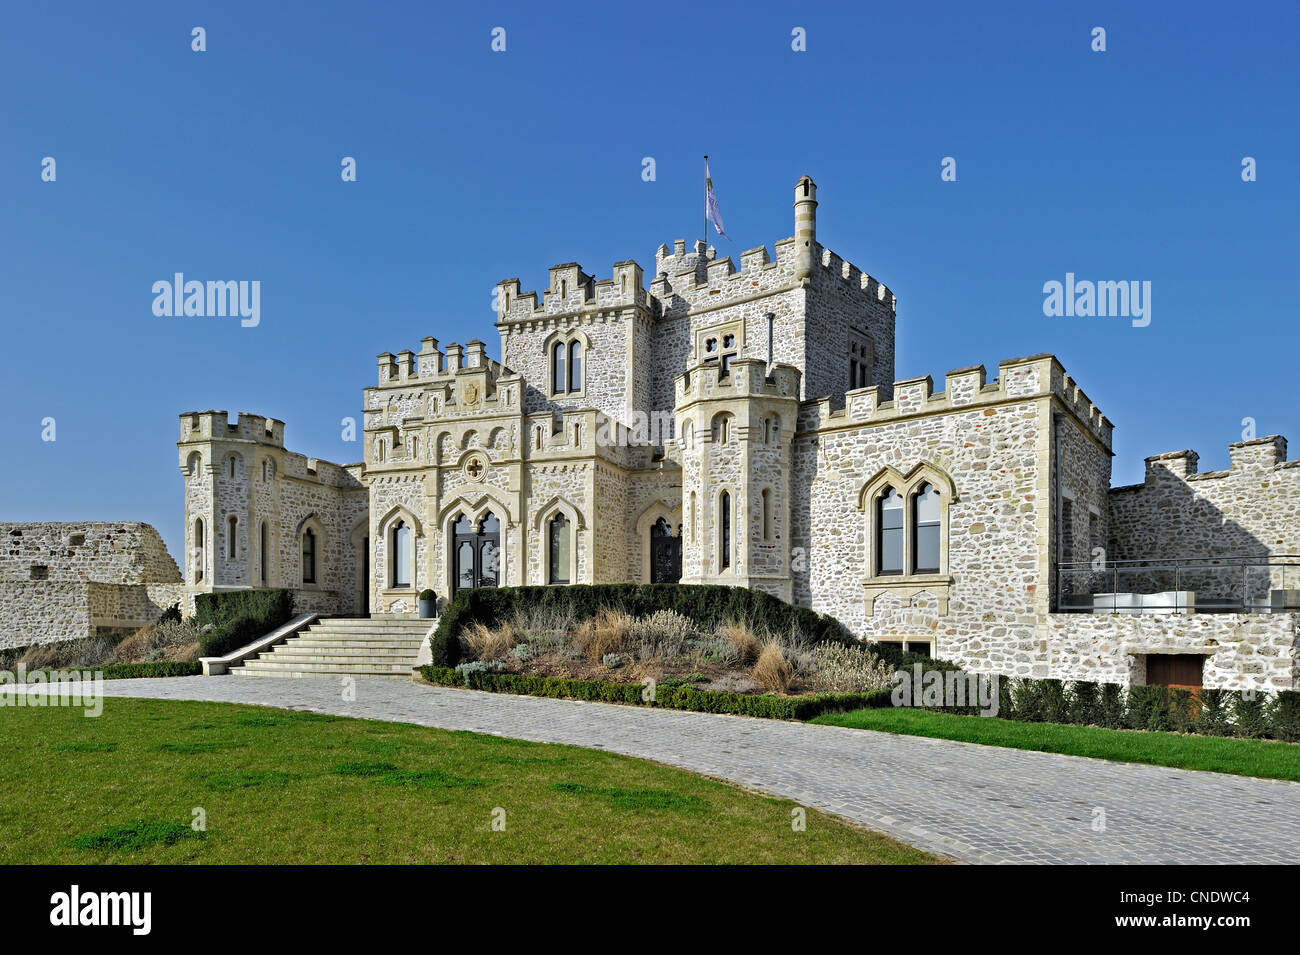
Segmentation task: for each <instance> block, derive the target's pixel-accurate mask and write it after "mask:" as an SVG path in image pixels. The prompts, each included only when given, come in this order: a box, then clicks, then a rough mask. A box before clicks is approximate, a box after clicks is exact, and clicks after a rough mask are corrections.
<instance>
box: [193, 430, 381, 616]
mask: <svg viewBox="0 0 1300 955" xmlns="http://www.w3.org/2000/svg"><path fill="white" fill-rule="evenodd" d="M176 446H177V450H178V457H179V462H178V463H179V464H180V468H181V476H182V478H183V479H184V481H185V553H184V555H183V558H182V560H181V566H182V569H183V573H184V576H185V604H186V607H187V608H188V610H189V611H193V608H194V596H195V595H196V594H199V593H212V592H213V591H220V590H243V589H248V588H263V587H287V588H290V589H292V590H294V591H295V597H294V603H295V606H296V607H297V608H298V609H299V610H316V611H320V612H322V613H357V612H359V611H361V610H362V609H363V597H362V595H361V591H360V583H359V577H358V574H359V570H360V568H361V567H362V566H363V565H364V562H365V551H364V545H363V543H362V539H363V537H364V534H363V533H362V534H357V533H351V534H350V533H349V532H352V531H355V530H357V529H358V528H361V529H362V530H363V529H364V518H365V513H366V491H365V488H364V487H363V486H362V485H361V483H360V480H359V476H360V473H361V471H362V466H361V465H359V464H357V465H346V466H342V465H337V464H331V463H329V462H328V461H320V460H317V459H316V458H308V457H306V456H304V455H301V454H295V453H293V452H291V451H287V450H285V447H284V422H283V421H277V420H275V419H274V418H265V417H262V416H261V415H253V414H240V415H238V416H237V417H236V418H235V420H234V421H231V420H230V416H229V415H228V414H227V413H226V412H224V411H196V412H189V413H186V414H183V415H181V416H180V440H179V441H178V442H177V445H176Z"/></svg>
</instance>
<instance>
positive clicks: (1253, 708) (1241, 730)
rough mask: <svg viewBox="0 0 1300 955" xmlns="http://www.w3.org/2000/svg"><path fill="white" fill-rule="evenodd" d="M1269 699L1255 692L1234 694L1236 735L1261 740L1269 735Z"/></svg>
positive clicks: (1233, 710) (1233, 713) (1236, 692)
mask: <svg viewBox="0 0 1300 955" xmlns="http://www.w3.org/2000/svg"><path fill="white" fill-rule="evenodd" d="M1268 716H1269V714H1268V697H1267V696H1265V695H1264V694H1263V693H1258V692H1255V691H1253V690H1235V691H1233V693H1232V722H1233V723H1234V725H1235V727H1236V735H1238V736H1244V737H1245V738H1246V739H1260V738H1262V737H1264V736H1267V735H1268V728H1269V727H1268V723H1269V720H1268Z"/></svg>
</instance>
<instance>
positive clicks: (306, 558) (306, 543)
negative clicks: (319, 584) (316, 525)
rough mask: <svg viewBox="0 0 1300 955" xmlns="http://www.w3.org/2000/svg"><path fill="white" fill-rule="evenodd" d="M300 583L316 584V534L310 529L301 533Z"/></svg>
mask: <svg viewBox="0 0 1300 955" xmlns="http://www.w3.org/2000/svg"><path fill="white" fill-rule="evenodd" d="M302 582H303V583H304V584H314V583H316V532H315V531H313V530H312V529H311V528H310V527H309V528H307V529H306V530H305V531H303V532H302Z"/></svg>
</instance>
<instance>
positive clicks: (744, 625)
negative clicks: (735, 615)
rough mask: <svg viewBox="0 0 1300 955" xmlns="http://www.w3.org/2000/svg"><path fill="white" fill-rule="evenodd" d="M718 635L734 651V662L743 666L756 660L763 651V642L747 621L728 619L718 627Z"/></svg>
mask: <svg viewBox="0 0 1300 955" xmlns="http://www.w3.org/2000/svg"><path fill="white" fill-rule="evenodd" d="M718 635H719V636H721V637H723V638H724V639H725V640H726V641H727V642H728V643H730V644H731V646H732V648H733V649H734V650H735V651H736V660H737V661H738V662H739V663H740V664H741V665H742V666H744V665H745V664H748V663H753V662H754V661H755V660H757V659H758V656H759V652H760V651H761V650H762V649H763V641H761V640H760V639H759V638H758V634H757V633H756V632H755V628H754V627H752V626H750V624H749V621H748V620H732V619H731V618H728V619H726V620H724V621H723V622H722V625H721V626H719V627H718Z"/></svg>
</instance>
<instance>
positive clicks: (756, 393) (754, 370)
mask: <svg viewBox="0 0 1300 955" xmlns="http://www.w3.org/2000/svg"><path fill="white" fill-rule="evenodd" d="M800 377H801V376H800V374H799V369H798V368H795V367H794V366H793V365H783V364H776V365H772V366H768V364H767V362H765V361H762V360H761V359H757V358H738V359H736V360H734V361H732V362H731V363H730V366H729V368H728V372H727V374H725V375H724V374H722V371H721V369H720V368H719V367H718V366H717V364H714V363H696V364H694V365H692V366H691V367H690V368H688V369H687V371H686V372H685V373H684V374H681V375H678V376H677V377H676V378H675V379H673V387H674V389H675V396H676V404H677V407H678V408H682V407H684V406H686V405H689V404H691V403H693V402H696V401H706V400H710V399H726V400H730V399H736V398H758V397H772V398H798V397H799V380H800Z"/></svg>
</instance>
